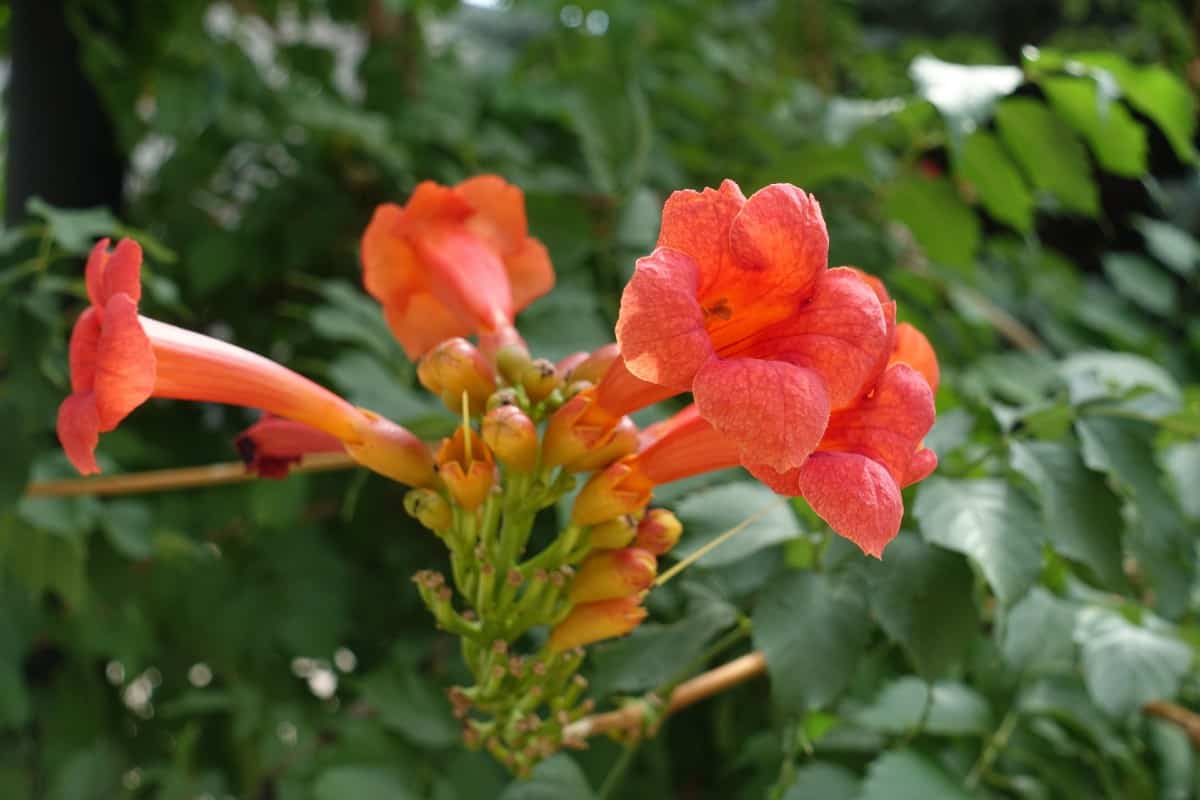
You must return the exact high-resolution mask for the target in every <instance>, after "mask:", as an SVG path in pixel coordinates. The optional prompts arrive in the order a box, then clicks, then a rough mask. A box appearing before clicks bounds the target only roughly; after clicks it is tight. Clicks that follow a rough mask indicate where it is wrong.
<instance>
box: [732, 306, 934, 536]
mask: <svg viewBox="0 0 1200 800" xmlns="http://www.w3.org/2000/svg"><path fill="white" fill-rule="evenodd" d="M895 333H896V335H895V336H894V337H893V338H894V341H895V345H894V347H893V350H892V352H891V354H890V358H889V360H888V363H887V366H886V368H885V369H883V371H882V372H881V374H880V375H879V377H878V379H877V380H876V381H875V382H874V383H873V385H872V386H871V387H870V388H869V390H868V391H867V392H864V393H863V394H862V395H861V396H860V397H859V398H858V399H857V400H855V402H854V403H852V404H851V405H849V406H847V407H846V408H843V409H839V410H837V411H834V412H833V413H832V414H831V415H830V418H829V427H828V428H827V429H826V431H825V435H824V436H823V437H822V439H821V442H820V445H819V446H818V447H817V450H816V452H814V453H813V454H812V455H811V456H809V458H808V460H807V461H805V462H804V464H803V465H802V466H801V467H799V468H798V469H793V470H788V471H786V472H777V471H774V470H771V469H770V468H767V467H761V466H758V467H754V466H752V467H751V468H750V471H751V472H752V473H753V474H754V476H755V477H757V478H758V479H759V480H761V481H762V482H763V483H765V484H767V485H768V486H770V487H771V488H772V489H774V490H775V491H777V492H779V493H781V494H788V495H801V496H803V497H804V499H805V500H807V501H808V504H809V505H810V506H811V507H812V509H813V511H815V512H816V513H817V514H818V515H819V516H820V517H821V518H822V519H824V520H825V521H826V522H828V523H829V525H830V527H832V528H833V529H834V531H836V532H837V533H839V534H841V535H842V536H845V537H846V538H847V539H850V540H851V541H853V542H854V543H855V544H857V545H858V546H859V547H860V548H862V550H863V552H864V553H866V554H868V555H872V556H876V557H879V556H880V555H881V554H882V553H883V549H884V547H886V546H887V544H888V543H889V542H890V541H891V540H892V539H894V538H895V536H896V534H897V533H898V532H899V531H900V522H901V519H902V517H903V516H904V503H903V500H902V499H901V496H900V490H901V489H903V488H904V487H905V486H908V485H910V484H912V483H916V482H917V481H920V480H922V479H924V478H926V477H928V476H929V474H930V473H931V472H933V470H934V469H935V468H936V467H937V456H936V455H935V454H934V452H933V451H932V450H929V449H926V448H923V447H922V446H921V441H922V439H924V438H925V435H926V434H927V433H928V432H929V429H930V428H931V427H932V426H933V421H934V413H935V412H934V405H933V394H934V391H935V390H936V389H937V381H938V366H937V358H936V356H935V355H934V352H933V348H932V347H931V346H930V345H929V341H928V340H927V339H926V338H925V336H924V335H923V334H922V333H921V332H920V331H918V330H917V329H916V328H914V327H912V326H911V325H908V324H907V323H902V324H900V325H898V326H896V331H895Z"/></svg>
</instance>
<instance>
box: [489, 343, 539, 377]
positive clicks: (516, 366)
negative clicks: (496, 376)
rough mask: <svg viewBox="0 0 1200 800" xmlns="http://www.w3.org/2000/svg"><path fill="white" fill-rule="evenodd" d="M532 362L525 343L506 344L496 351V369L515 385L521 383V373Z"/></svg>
mask: <svg viewBox="0 0 1200 800" xmlns="http://www.w3.org/2000/svg"><path fill="white" fill-rule="evenodd" d="M531 361H532V359H531V358H530V357H529V350H528V349H527V348H526V347H525V345H524V344H523V343H511V344H506V345H504V346H503V347H501V348H500V349H499V350H497V351H496V369H497V370H499V371H500V374H501V375H503V376H504V379H505V380H506V381H508V382H509V383H511V384H513V385H516V384H518V383H520V382H521V373H523V372H524V371H525V368H526V367H528V366H529V364H530V362H531Z"/></svg>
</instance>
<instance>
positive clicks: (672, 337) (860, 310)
mask: <svg viewBox="0 0 1200 800" xmlns="http://www.w3.org/2000/svg"><path fill="white" fill-rule="evenodd" d="M828 244H829V243H828V236H827V234H826V231H825V223H824V220H823V219H822V217H821V211H820V207H819V205H818V204H817V201H816V200H815V199H813V198H812V197H811V196H809V195H807V194H805V193H804V192H802V191H801V190H799V189H797V188H796V187H795V186H791V185H787V184H773V185H771V186H767V187H766V188H764V189H761V190H760V191H758V192H756V193H755V194H754V195H752V196H751V197H750V198H749V199H748V200H747V199H746V198H745V197H744V196H743V195H742V192H741V190H740V189H739V188H738V186H737V184H735V183H734V182H733V181H728V180H727V181H725V182H724V183H723V184H722V185H721V188H720V189H719V190H712V189H705V190H704V191H703V192H694V191H680V192H676V193H675V194H673V195H672V196H671V197H670V198H669V199H668V200H667V203H666V205H665V206H664V208H663V219H662V229H661V232H660V234H659V239H658V248H657V249H656V250H655V251H654V252H653V253H651V254H650V255H649V256H647V257H645V258H643V259H641V260H639V261H638V264H637V270H636V271H635V273H634V276H633V278H632V280H630V282H629V284H628V286H626V288H625V292H624V294H623V296H622V298H621V312H620V317H619V319H618V321H617V342H618V344H619V345H620V350H621V356H622V358H623V361H624V364H625V367H626V368H627V369H628V371H629V373H631V375H632V376H633V377H635V378H637V379H640V380H642V381H646V382H649V383H652V384H656V385H658V386H660V387H662V388H663V389H664V390H669V391H670V392H671V393H678V392H685V391H691V392H692V393H693V395H694V396H695V400H696V406H697V408H698V409H699V412H700V414H701V415H702V416H703V417H704V418H705V419H707V420H708V421H709V422H711V423H712V425H713V427H715V428H716V429H717V430H718V431H720V432H721V433H724V434H726V435H728V436H729V437H730V438H732V439H733V440H734V441H735V442H736V443H737V444H738V446H739V448H740V449H741V452H742V455H743V461H744V462H746V463H747V464H748V465H749V464H753V463H758V464H763V465H766V466H768V467H769V468H772V469H776V470H781V471H783V470H788V469H793V468H796V467H799V466H800V465H801V464H803V463H804V460H805V459H806V458H807V457H808V455H809V453H811V452H812V451H813V450H814V449H815V448H816V446H817V444H818V442H819V441H820V439H821V435H822V434H823V433H824V431H825V426H826V424H827V422H828V420H829V415H830V412H831V411H832V410H834V409H837V408H840V407H842V406H844V405H847V404H848V403H850V402H852V401H853V400H854V398H855V397H857V396H858V395H859V394H860V392H861V390H862V388H863V386H864V384H866V383H867V382H868V380H869V379H870V378H871V376H872V374H873V371H874V370H875V368H876V366H877V364H878V362H879V359H880V357H881V354H883V353H885V352H886V349H887V335H888V330H887V324H886V320H885V315H884V311H883V308H882V306H881V304H880V302H879V299H878V297H877V296H876V294H875V292H874V291H873V290H872V287H871V286H870V285H869V284H868V283H867V282H866V281H864V280H863V279H862V278H861V277H860V276H859V275H858V274H857V272H856V271H854V270H851V269H846V268H837V269H828V268H827V263H826V261H827V255H828ZM609 374H613V371H612V370H610V372H609ZM602 384H603V381H602ZM598 388H599V387H598Z"/></svg>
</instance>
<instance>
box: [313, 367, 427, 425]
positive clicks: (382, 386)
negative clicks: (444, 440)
mask: <svg viewBox="0 0 1200 800" xmlns="http://www.w3.org/2000/svg"><path fill="white" fill-rule="evenodd" d="M329 377H330V379H331V380H332V381H333V383H334V384H335V385H336V386H337V387H338V389H339V390H341V392H342V393H344V394H345V395H346V398H347V399H348V400H350V402H352V403H354V404H355V405H358V406H363V407H364V408H369V409H371V410H372V411H375V412H377V413H379V414H382V415H383V416H385V417H387V418H389V419H392V420H395V421H396V422H399V423H401V424H403V425H407V426H409V427H414V423H415V422H420V421H426V422H429V421H432V420H436V419H438V418H439V417H445V418H447V419H448V414H449V412H447V411H446V409H445V408H444V407H443V406H442V404H441V403H440V402H438V401H437V400H436V399H434V398H433V397H431V396H430V395H429V394H428V393H426V392H423V391H421V392H418V391H417V390H415V389H413V388H412V386H410V385H409V384H408V382H407V380H406V379H405V376H403V375H401V374H400V373H398V372H395V371H394V370H392V369H390V368H388V367H387V366H386V365H385V364H384V362H383V361H381V360H380V359H379V358H377V357H375V356H373V355H371V354H369V353H365V352H361V351H348V352H345V353H342V354H341V355H340V356H338V357H337V359H336V360H335V361H334V362H333V363H332V364H330V365H329Z"/></svg>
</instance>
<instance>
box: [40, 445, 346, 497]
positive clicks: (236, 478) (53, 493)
mask: <svg viewBox="0 0 1200 800" xmlns="http://www.w3.org/2000/svg"><path fill="white" fill-rule="evenodd" d="M353 466H355V462H354V460H353V459H351V458H350V456H348V455H346V454H345V453H313V454H311V455H307V456H304V458H303V459H302V460H301V462H300V463H299V464H298V465H296V466H295V467H293V468H292V472H327V471H330V470H335V469H346V468H348V467H353ZM257 477H258V476H257V475H255V474H254V473H252V472H248V471H247V470H246V465H245V464H243V463H242V462H240V461H229V462H225V463H222V464H209V465H207V466H204V467H181V468H178V469H159V470H154V471H152V472H135V473H133V474H131V475H110V476H107V477H104V478H72V479H67V480H59V481H37V482H35V483H31V484H29V485H28V486H27V487H25V496H26V497H79V496H81V495H110V494H137V493H139V492H164V491H169V490H171V489H191V488H195V487H197V486H220V485H223V484H228V483H241V482H242V481H249V480H254V479H255V478H257Z"/></svg>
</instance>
